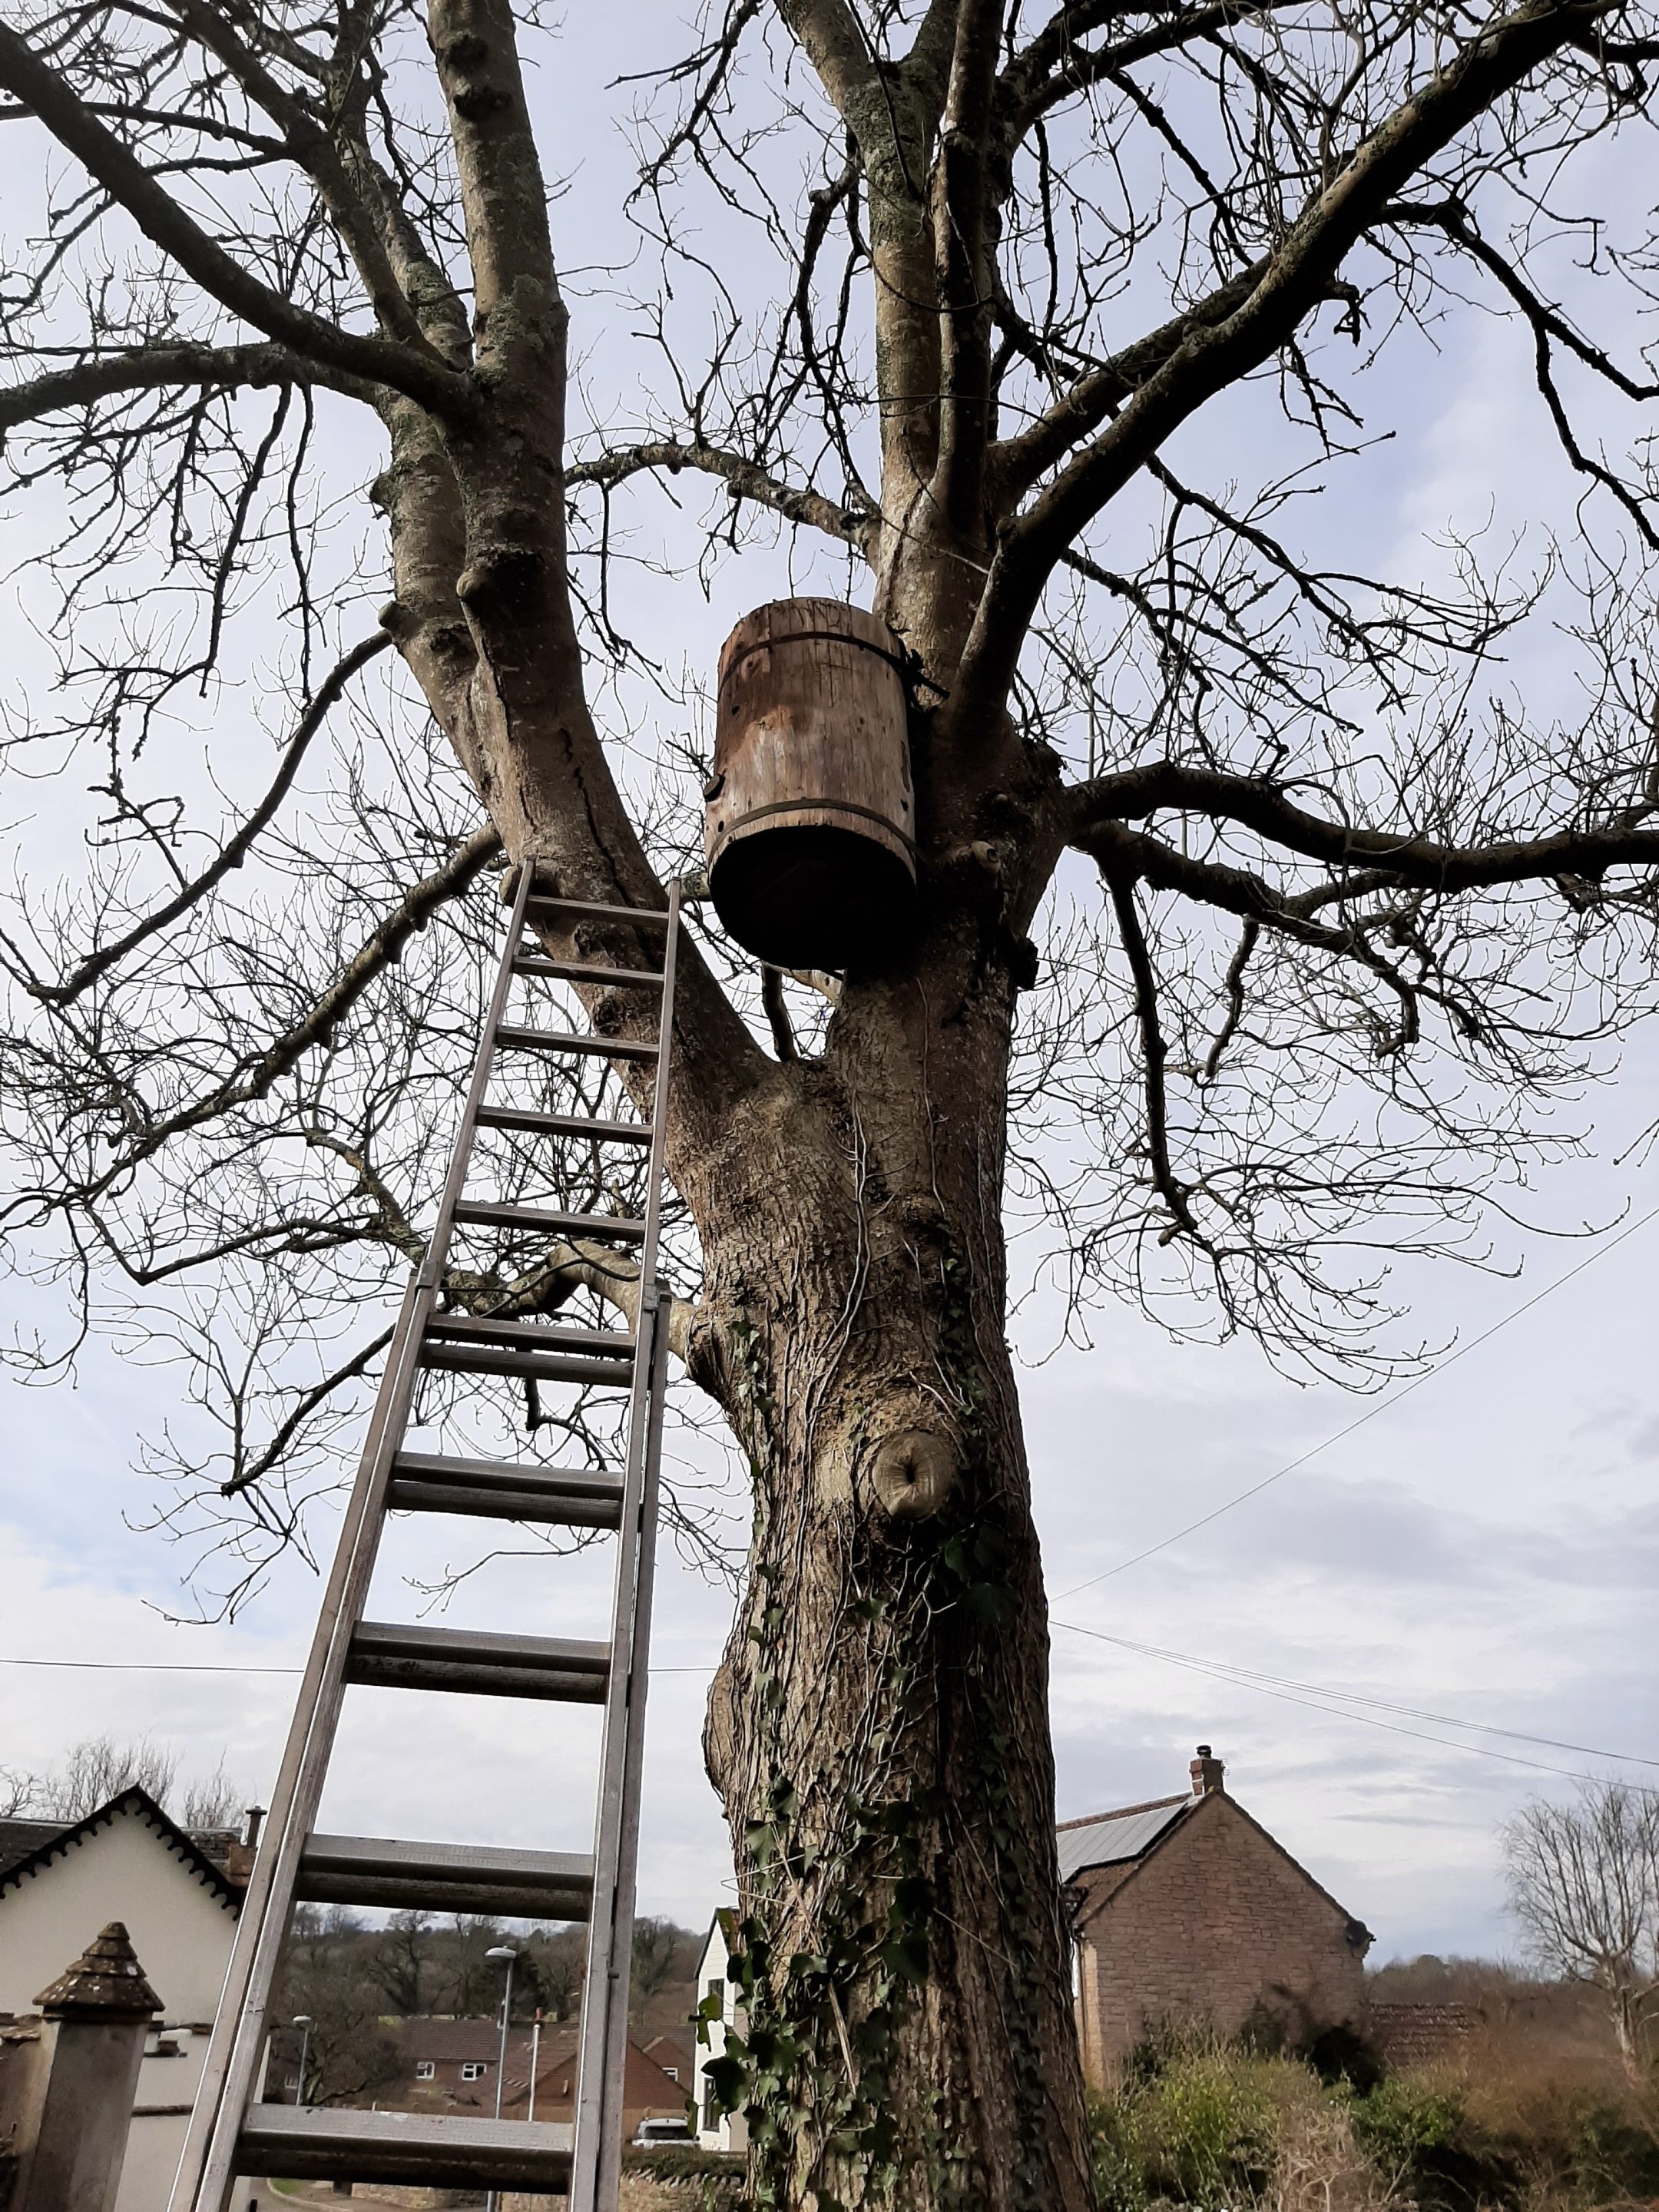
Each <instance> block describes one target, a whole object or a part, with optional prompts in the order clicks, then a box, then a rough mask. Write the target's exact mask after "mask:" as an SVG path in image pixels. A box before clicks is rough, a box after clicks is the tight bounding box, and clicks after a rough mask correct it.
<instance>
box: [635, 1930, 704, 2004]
mask: <svg viewBox="0 0 1659 2212" xmlns="http://www.w3.org/2000/svg"><path fill="white" fill-rule="evenodd" d="M696 1940H697V1939H696V1936H694V1935H693V1934H692V1933H691V1931H690V1929H688V1928H679V1927H677V1926H676V1925H675V1923H673V1922H672V1921H671V1920H666V1919H664V1918H663V1917H661V1916H660V1915H659V1914H658V1915H653V1914H644V1915H641V1917H639V1918H637V1919H636V1920H635V1923H634V1981H633V1988H634V1992H635V1995H636V1996H638V1998H639V2001H640V2002H641V2004H644V2003H645V2002H647V2001H648V2000H649V1999H650V1998H652V1997H654V1996H659V1995H660V1994H661V1992H662V1991H663V1990H665V1989H666V1988H667V1986H668V1984H669V1983H670V1982H671V1981H672V1980H673V1979H674V1978H675V1969H676V1967H684V1976H683V1978H684V1979H686V1980H690V1976H691V1973H692V1972H693V1971H694V1970H695V1963H696V1962H695V1960H692V1961H691V1964H690V1966H687V1965H686V1963H685V1962H686V1960H688V1958H689V1957H690V1954H692V1952H693V1951H694V1950H695V1948H696Z"/></svg>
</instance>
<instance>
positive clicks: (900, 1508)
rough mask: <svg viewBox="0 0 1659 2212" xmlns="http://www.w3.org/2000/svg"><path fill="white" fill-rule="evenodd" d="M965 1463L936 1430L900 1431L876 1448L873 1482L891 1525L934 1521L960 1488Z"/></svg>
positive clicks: (872, 1472) (949, 1442) (872, 1467)
mask: <svg viewBox="0 0 1659 2212" xmlns="http://www.w3.org/2000/svg"><path fill="white" fill-rule="evenodd" d="M961 1469H962V1461H961V1458H960V1455H958V1453H957V1448H956V1446H955V1444H954V1443H952V1442H951V1439H950V1437H946V1436H942V1435H941V1434H940V1433H939V1431H938V1430H937V1429H901V1430H900V1431H899V1432H898V1434H897V1435H896V1436H891V1437H888V1438H887V1439H886V1441H885V1442H884V1443H881V1444H878V1446H877V1448H876V1454H875V1457H874V1458H873V1459H872V1461H871V1462H870V1480H871V1481H872V1484H873V1485H874V1486H875V1492H876V1496H877V1497H878V1498H879V1499H880V1501H881V1504H882V1508H883V1510H884V1512H885V1513H886V1515H887V1516H888V1518H889V1520H891V1521H931V1520H932V1519H933V1516H934V1514H936V1513H937V1512H939V1510H940V1508H941V1507H942V1506H943V1505H944V1504H945V1500H946V1499H947V1498H949V1497H950V1495H951V1492H952V1491H953V1490H954V1489H955V1488H956V1486H957V1475H958V1474H960V1473H961Z"/></svg>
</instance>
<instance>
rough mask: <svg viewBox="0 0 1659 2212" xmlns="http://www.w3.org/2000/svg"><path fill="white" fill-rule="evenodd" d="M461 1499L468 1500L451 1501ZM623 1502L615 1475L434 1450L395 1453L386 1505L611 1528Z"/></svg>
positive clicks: (621, 1490)
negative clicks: (458, 1456) (456, 1456)
mask: <svg viewBox="0 0 1659 2212" xmlns="http://www.w3.org/2000/svg"><path fill="white" fill-rule="evenodd" d="M459 1498H465V1499H468V1500H470V1501H472V1502H470V1503H467V1504H452V1503H450V1502H449V1501H450V1500H452V1499H459ZM622 1499H623V1484H622V1477H621V1476H620V1475H619V1474H598V1473H596V1472H595V1471H593V1470H592V1469H591V1468H575V1467H521V1466H517V1465H515V1464H514V1463H513V1462H512V1461H510V1460H492V1459H450V1458H447V1457H446V1456H444V1455H442V1454H441V1453H437V1452H399V1453H398V1456H397V1458H396V1459H395V1460H393V1462H392V1490H391V1492H390V1494H389V1495H388V1498H387V1501H386V1502H387V1503H388V1504H391V1505H394V1506H398V1507H405V1506H413V1507H414V1508H415V1509H416V1510H417V1511H421V1512H427V1513H486V1514H493V1515H495V1516H497V1517H499V1518H500V1519H501V1520H506V1521H551V1522H568V1523H569V1525H570V1526H571V1527H572V1528H615V1527H616V1525H617V1521H618V1520H619V1518H620V1517H621V1515H622ZM440 1500H442V1501H443V1502H440ZM508 1500H510V1501H511V1504H510V1506H509V1504H508V1503H507V1501H508ZM492 1501H499V1502H492Z"/></svg>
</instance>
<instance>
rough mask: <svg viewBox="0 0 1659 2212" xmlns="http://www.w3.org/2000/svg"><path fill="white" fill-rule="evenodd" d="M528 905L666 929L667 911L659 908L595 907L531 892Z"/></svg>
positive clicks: (550, 894)
mask: <svg viewBox="0 0 1659 2212" xmlns="http://www.w3.org/2000/svg"><path fill="white" fill-rule="evenodd" d="M528 903H529V904H530V905H532V906H539V907H546V908H549V909H550V910H556V912H558V913H560V914H580V915H602V916H603V917H604V919H605V921H638V922H647V923H654V924H655V925H656V927H658V928H659V929H666V927H668V909H667V908H665V907H660V906H595V905H594V904H593V902H592V900H591V899H569V898H558V897H556V896H555V895H554V894H553V893H552V892H551V891H532V893H531V894H530V898H529V901H528Z"/></svg>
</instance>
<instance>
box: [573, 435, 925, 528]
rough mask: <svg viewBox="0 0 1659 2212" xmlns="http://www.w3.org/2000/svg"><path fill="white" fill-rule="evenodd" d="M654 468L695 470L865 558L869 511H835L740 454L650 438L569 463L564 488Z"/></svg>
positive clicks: (607, 483)
mask: <svg viewBox="0 0 1659 2212" xmlns="http://www.w3.org/2000/svg"><path fill="white" fill-rule="evenodd" d="M656 469H660V470H663V471H665V472H666V473H667V474H668V475H669V476H678V474H679V473H680V471H682V470H684V469H695V470H697V471H700V472H701V473H702V474H703V475H705V476H712V477H721V478H722V479H723V480H724V481H725V483H727V484H728V485H729V486H730V487H731V489H732V495H733V497H734V498H738V499H747V500H752V501H754V502H755V503H756V505H757V506H760V507H771V508H772V509H773V510H774V511H775V513H779V514H781V515H782V516H783V517H784V518H785V519H786V520H787V521H790V522H796V523H800V524H803V525H804V526H806V527H807V528H809V529H812V530H822V531H823V532H825V533H826V534H827V535H828V536H829V537H831V538H839V539H840V540H841V541H842V544H847V545H853V546H856V547H857V548H858V550H859V551H860V552H861V553H864V554H866V555H867V554H868V552H869V550H870V546H871V543H872V539H873V538H874V536H875V533H876V532H877V531H878V529H879V528H880V526H881V518H880V516H879V515H878V513H876V512H875V510H874V509H873V507H868V508H866V507H862V506H838V505H837V504H836V501H834V500H832V499H826V498H825V497H824V496H823V493H822V492H816V491H812V490H811V489H807V488H805V487H804V486H800V485H796V484H786V483H779V482H778V481H777V479H776V478H775V477H770V476H769V475H768V474H767V473H766V471H765V470H764V469H763V468H762V467H760V466H759V465H758V464H757V463H756V462H754V461H750V460H745V459H744V457H743V455H742V454H741V453H723V452H721V451H720V448H719V447H714V446H702V445H683V444H679V443H678V442H677V441H674V440H672V439H654V440H651V441H647V442H646V443H645V444H643V445H638V446H623V447H617V449H616V450H615V451H614V452H612V453H601V454H599V455H598V456H597V457H596V458H595V459H592V460H589V461H573V462H572V463H571V464H570V465H569V466H568V468H567V469H566V471H565V482H566V483H567V484H582V483H591V484H599V485H601V486H603V487H604V488H605V489H609V488H610V487H611V486H612V485H614V484H618V483H623V481H624V480H625V479H626V478H627V477H631V476H638V475H641V474H642V473H643V472H644V471H647V470H656Z"/></svg>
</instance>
